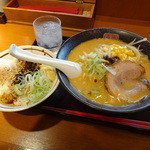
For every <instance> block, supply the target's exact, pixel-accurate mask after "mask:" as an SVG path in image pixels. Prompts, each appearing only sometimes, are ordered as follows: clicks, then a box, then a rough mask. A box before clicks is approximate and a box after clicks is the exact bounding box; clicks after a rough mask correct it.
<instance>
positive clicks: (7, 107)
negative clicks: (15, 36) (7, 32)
mask: <svg viewBox="0 0 150 150" xmlns="http://www.w3.org/2000/svg"><path fill="white" fill-rule="evenodd" d="M19 47H20V48H22V49H23V50H26V51H30V52H33V53H35V54H38V55H44V56H47V57H56V56H55V54H54V53H52V52H50V51H49V50H47V49H44V48H42V47H39V46H30V45H25V46H19ZM0 58H5V59H6V60H9V61H11V62H14V59H16V58H14V57H13V56H11V55H10V54H9V50H5V51H3V52H1V53H0ZM11 58H13V59H11ZM16 60H18V59H16ZM11 65H14V64H13V63H12V64H11ZM30 65H31V64H30ZM30 65H28V66H30ZM44 67H46V66H44ZM53 71H54V73H55V78H54V80H53V84H52V85H51V86H50V88H49V89H47V93H46V94H45V95H44V96H42V97H40V98H39V99H38V100H36V101H35V102H34V103H30V104H27V105H13V104H4V103H0V111H3V112H18V111H23V110H26V109H29V108H31V107H34V106H36V105H38V104H40V103H41V102H43V101H45V100H46V99H48V98H49V96H50V95H51V94H52V93H53V92H54V91H55V89H56V88H57V87H58V84H59V80H58V76H57V74H56V70H55V68H53ZM1 88H2V87H1ZM42 88H44V87H42ZM2 90H3V89H1V91H2ZM21 100H22V99H20V101H21Z"/></svg>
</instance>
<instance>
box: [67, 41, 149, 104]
mask: <svg viewBox="0 0 150 150" xmlns="http://www.w3.org/2000/svg"><path fill="white" fill-rule="evenodd" d="M99 44H127V43H124V42H122V41H119V40H114V39H102V38H99V39H93V40H89V41H86V42H83V43H81V44H80V45H78V46H76V47H75V48H74V49H73V50H72V51H71V53H70V54H69V56H68V60H70V61H76V62H78V60H79V58H80V56H82V55H84V53H87V54H88V53H91V52H93V51H95V48H97V47H98V45H99ZM138 63H140V64H141V65H142V66H143V67H144V68H145V73H144V75H143V76H142V78H147V80H148V81H150V69H149V68H150V61H149V60H148V58H147V56H146V55H144V54H142V53H141V57H140V60H139V61H138ZM69 81H70V82H71V84H72V85H73V86H74V87H75V88H76V89H77V90H78V91H79V92H80V93H81V94H83V95H84V96H85V97H87V98H88V99H90V100H93V101H96V102H98V103H101V104H110V105H114V106H122V105H128V104H131V103H129V102H128V101H125V100H121V99H119V98H117V97H115V96H112V95H111V94H110V93H109V92H108V91H107V89H106V86H105V77H104V78H103V79H101V80H98V81H96V82H95V81H94V80H91V79H90V78H89V77H87V76H84V75H83V73H82V75H81V76H79V77H77V78H72V79H69ZM89 91H95V93H93V94H90V93H89ZM97 91H99V92H97ZM144 94H145V93H144ZM146 94H147V93H146ZM144 96H145V95H144ZM136 98H138V99H142V98H143V93H142V95H139V94H138V95H137V97H135V99H136Z"/></svg>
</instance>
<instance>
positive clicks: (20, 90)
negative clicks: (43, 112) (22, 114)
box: [0, 46, 59, 111]
mask: <svg viewBox="0 0 150 150" xmlns="http://www.w3.org/2000/svg"><path fill="white" fill-rule="evenodd" d="M21 48H23V49H24V50H28V51H30V52H32V53H36V54H39V55H44V56H47V57H55V56H54V54H53V53H51V52H49V51H48V50H46V49H44V48H40V47H37V46H21ZM0 72H1V74H0V81H1V82H0V104H1V106H2V107H4V108H5V107H6V108H11V107H12V108H13V107H15V108H16V109H18V110H22V109H24V108H25V109H26V108H29V107H32V106H34V105H37V104H38V103H40V102H42V101H43V100H45V99H46V98H48V97H49V96H50V95H51V94H52V93H53V91H54V90H55V89H56V88H57V86H58V83H59V81H58V78H57V75H56V71H55V68H54V67H51V66H48V65H43V64H38V63H32V62H27V61H23V60H19V59H17V58H15V57H13V56H11V55H10V54H9V53H8V50H6V51H4V52H2V53H1V54H0ZM2 111H5V110H3V109H2ZM6 111H9V110H6ZM10 111H11V109H10Z"/></svg>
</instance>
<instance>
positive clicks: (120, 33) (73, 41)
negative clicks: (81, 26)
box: [57, 28, 150, 112]
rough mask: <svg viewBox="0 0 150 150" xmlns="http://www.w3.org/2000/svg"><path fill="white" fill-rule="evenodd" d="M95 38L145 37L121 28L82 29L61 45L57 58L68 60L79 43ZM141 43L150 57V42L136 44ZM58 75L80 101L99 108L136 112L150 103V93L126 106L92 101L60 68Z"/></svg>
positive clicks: (124, 40)
mask: <svg viewBox="0 0 150 150" xmlns="http://www.w3.org/2000/svg"><path fill="white" fill-rule="evenodd" d="M95 38H118V39H119V40H121V41H123V42H126V43H130V42H132V41H133V40H135V39H136V41H138V40H141V39H143V37H141V36H139V35H137V34H135V33H132V32H129V31H125V30H121V29H115V28H96V29H89V30H85V31H82V32H80V33H78V34H76V35H74V36H72V37H71V38H69V39H68V40H67V41H66V42H65V43H64V44H63V45H62V47H61V49H60V51H59V52H58V54H57V58H59V59H63V60H66V59H67V57H68V54H69V53H70V51H71V50H72V49H73V48H74V47H76V46H77V45H79V44H80V43H82V42H85V41H88V40H91V39H95ZM139 45H140V49H142V50H143V51H142V52H143V53H144V54H146V55H148V57H149V58H150V42H149V41H145V42H142V43H139V44H136V45H134V46H136V47H138V46H139ZM57 73H58V77H59V79H60V81H61V83H62V84H63V85H64V87H65V88H66V89H67V90H68V91H69V92H70V94H71V95H73V96H74V97H75V98H76V99H78V100H79V101H81V102H83V103H85V104H86V105H88V106H90V107H93V108H96V109H99V110H106V111H110V112H135V111H137V110H141V109H143V108H146V107H148V106H149V105H150V95H148V96H146V97H145V98H144V99H143V100H141V101H140V102H138V103H135V104H131V105H125V106H112V105H103V104H100V103H97V102H94V101H91V100H89V99H87V98H85V97H84V96H83V95H81V94H80V93H79V92H77V90H76V89H75V88H74V87H73V86H72V85H71V84H70V82H69V80H68V78H67V77H66V76H65V75H64V74H63V73H62V72H61V71H59V70H57Z"/></svg>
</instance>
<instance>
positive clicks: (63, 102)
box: [33, 37, 150, 132]
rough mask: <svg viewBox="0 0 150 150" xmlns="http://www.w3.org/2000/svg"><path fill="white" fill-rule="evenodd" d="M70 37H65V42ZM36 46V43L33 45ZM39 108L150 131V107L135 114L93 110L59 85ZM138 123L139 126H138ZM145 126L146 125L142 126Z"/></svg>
mask: <svg viewBox="0 0 150 150" xmlns="http://www.w3.org/2000/svg"><path fill="white" fill-rule="evenodd" d="M67 39H68V37H63V41H65V40H67ZM33 45H36V41H35V42H34V43H33ZM38 108H41V109H44V110H47V111H48V112H49V111H53V112H58V113H60V114H62V115H66V114H69V115H73V116H79V117H82V118H86V119H88V120H89V119H90V120H91V119H92V120H95V121H96V122H97V121H98V122H101V121H102V122H109V124H110V123H111V124H118V125H119V126H120V125H121V126H127V127H130V128H132V129H133V128H134V129H140V130H142V131H144V130H145V131H146V132H147V131H150V107H149V108H146V109H144V110H141V111H138V112H134V113H122V114H120V113H110V112H105V111H100V110H96V109H94V108H91V107H89V106H87V105H85V104H83V103H81V102H80V101H78V100H77V99H76V98H74V97H73V96H72V95H71V94H70V93H68V92H67V91H66V90H65V89H64V87H63V86H62V85H61V84H59V86H58V88H57V89H56V91H55V92H54V93H53V94H52V95H51V96H50V97H49V98H48V99H47V100H46V101H44V102H43V103H41V104H40V105H39V106H38ZM130 121H131V122H130ZM136 123H138V124H136ZM141 124H145V125H141Z"/></svg>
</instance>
